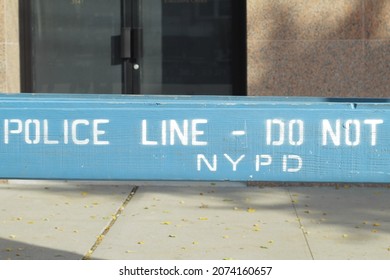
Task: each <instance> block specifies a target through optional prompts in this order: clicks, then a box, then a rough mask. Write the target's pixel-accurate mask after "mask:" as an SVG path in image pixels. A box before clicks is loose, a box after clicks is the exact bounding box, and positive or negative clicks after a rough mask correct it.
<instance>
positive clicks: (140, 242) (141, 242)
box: [137, 241, 145, 245]
mask: <svg viewBox="0 0 390 280" xmlns="http://www.w3.org/2000/svg"><path fill="white" fill-rule="evenodd" d="M137 244H139V245H143V244H145V242H144V241H138V242H137Z"/></svg>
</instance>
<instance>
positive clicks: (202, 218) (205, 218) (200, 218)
mask: <svg viewBox="0 0 390 280" xmlns="http://www.w3.org/2000/svg"><path fill="white" fill-rule="evenodd" d="M208 219H209V218H207V217H199V221H207V220H208Z"/></svg>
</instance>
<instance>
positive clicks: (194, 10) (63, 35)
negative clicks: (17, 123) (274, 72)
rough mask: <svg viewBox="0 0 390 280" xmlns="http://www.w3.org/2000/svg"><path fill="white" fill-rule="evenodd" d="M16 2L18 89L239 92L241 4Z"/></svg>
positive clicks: (196, 0) (228, 0)
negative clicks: (20, 46)
mask: <svg viewBox="0 0 390 280" xmlns="http://www.w3.org/2000/svg"><path fill="white" fill-rule="evenodd" d="M21 1H22V8H23V9H22V10H23V11H24V14H23V17H24V21H25V24H24V25H23V26H22V27H24V31H25V34H26V35H25V36H24V39H25V40H24V56H23V57H22V61H23V66H24V68H25V71H24V81H25V83H24V91H28V92H47V93H125V94H173V95H175V94H191V95H206V94H207V95H233V94H236V95H244V94H245V80H246V73H245V68H246V59H245V36H246V35H245V1H234V0H110V1H107V0H21ZM237 2H239V3H237Z"/></svg>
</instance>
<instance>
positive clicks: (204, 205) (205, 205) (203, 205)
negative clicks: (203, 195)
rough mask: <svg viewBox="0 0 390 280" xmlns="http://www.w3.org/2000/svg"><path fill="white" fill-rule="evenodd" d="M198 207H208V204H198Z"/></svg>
mask: <svg viewBox="0 0 390 280" xmlns="http://www.w3.org/2000/svg"><path fill="white" fill-rule="evenodd" d="M199 208H209V206H208V205H207V204H203V203H202V204H201V205H200V206H199Z"/></svg>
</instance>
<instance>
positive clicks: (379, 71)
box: [364, 40, 390, 98]
mask: <svg viewBox="0 0 390 280" xmlns="http://www.w3.org/2000/svg"><path fill="white" fill-rule="evenodd" d="M364 92H365V94H368V95H370V96H372V97H387V98H389V97H390V40H367V41H366V42H365V77H364Z"/></svg>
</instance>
